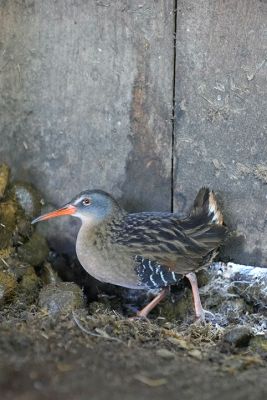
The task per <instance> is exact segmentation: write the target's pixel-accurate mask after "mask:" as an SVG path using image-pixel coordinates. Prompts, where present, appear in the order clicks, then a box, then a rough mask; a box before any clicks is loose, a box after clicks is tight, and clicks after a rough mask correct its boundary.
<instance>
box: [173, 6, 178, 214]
mask: <svg viewBox="0 0 267 400" xmlns="http://www.w3.org/2000/svg"><path fill="white" fill-rule="evenodd" d="M177 3H178V0H174V3H173V5H174V10H173V18H174V31H173V82H172V84H173V89H172V141H171V212H173V206H174V146H175V138H174V134H175V83H176V32H177V5H178V4H177Z"/></svg>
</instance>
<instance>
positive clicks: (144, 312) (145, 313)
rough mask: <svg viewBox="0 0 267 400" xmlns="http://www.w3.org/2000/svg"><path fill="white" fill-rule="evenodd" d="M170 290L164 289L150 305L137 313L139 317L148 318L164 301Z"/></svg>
mask: <svg viewBox="0 0 267 400" xmlns="http://www.w3.org/2000/svg"><path fill="white" fill-rule="evenodd" d="M168 290H169V289H163V290H162V291H161V292H160V293H159V294H158V295H157V296H156V297H155V298H154V299H153V300H152V301H151V302H150V303H148V304H147V305H146V306H145V307H144V308H143V309H142V310H141V311H139V312H138V313H137V317H143V318H146V317H147V316H148V314H149V313H150V311H151V310H153V308H155V307H156V305H157V304H159V302H160V301H161V300H162V299H164V297H165V296H166V294H167V292H168Z"/></svg>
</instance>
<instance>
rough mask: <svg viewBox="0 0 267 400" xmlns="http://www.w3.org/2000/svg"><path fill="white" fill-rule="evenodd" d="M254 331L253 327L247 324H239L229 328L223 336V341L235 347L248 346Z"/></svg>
mask: <svg viewBox="0 0 267 400" xmlns="http://www.w3.org/2000/svg"><path fill="white" fill-rule="evenodd" d="M252 336H253V333H252V331H251V328H249V327H246V326H237V327H235V328H232V329H230V330H228V331H227V332H226V333H225V334H224V336H223V342H224V343H227V344H229V345H231V346H233V347H245V346H248V344H249V341H250V339H251V338H252Z"/></svg>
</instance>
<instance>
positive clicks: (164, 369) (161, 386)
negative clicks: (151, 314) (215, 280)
mask: <svg viewBox="0 0 267 400" xmlns="http://www.w3.org/2000/svg"><path fill="white" fill-rule="evenodd" d="M98 306H99V307H98ZM94 307H95V308H94V313H93V314H91V313H90V308H89V310H88V309H84V308H83V309H77V310H75V311H71V312H69V313H68V314H62V313H60V314H57V315H56V316H53V317H52V316H51V315H50V314H49V313H47V312H45V311H44V310H42V311H40V310H38V309H37V307H35V306H32V308H31V310H26V311H20V312H18V310H14V309H13V310H12V308H11V309H10V308H9V309H6V310H5V311H3V312H2V314H1V328H0V331H1V334H0V393H1V399H2V400H9V399H10V400H11V399H12V400H24V399H25V400H31V399H54V400H56V399H72V400H75V399H80V400H82V399H88V398H92V399H96V400H100V399H118V398H123V399H147V398H149V397H150V396H153V399H162V398H166V397H168V398H169V399H177V398H179V397H181V398H183V399H214V398H217V399H226V398H231V399H250V398H251V399H252V398H253V399H263V398H266V396H267V375H266V372H267V345H266V341H265V340H264V338H262V343H261V346H260V347H258V348H257V346H256V347H255V343H254V345H253V343H252V345H251V342H250V345H249V346H246V344H247V343H245V346H244V347H242V346H241V347H240V344H239V345H238V346H236V343H235V344H231V343H230V344H229V343H227V342H226V341H225V334H224V333H223V331H222V329H221V328H219V327H216V326H212V325H211V324H206V325H199V324H196V323H194V324H191V325H180V326H178V325H176V324H173V323H170V322H166V321H165V320H164V318H162V317H157V318H156V319H154V320H151V321H139V320H129V319H127V318H124V317H122V316H121V315H120V314H118V313H117V312H115V311H113V312H112V311H109V310H105V307H103V304H101V303H99V304H98V303H94ZM12 314H13V316H12ZM92 335H96V336H92ZM252 342H253V340H252Z"/></svg>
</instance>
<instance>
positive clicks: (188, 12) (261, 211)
mask: <svg viewBox="0 0 267 400" xmlns="http://www.w3.org/2000/svg"><path fill="white" fill-rule="evenodd" d="M266 28H267V3H266V2H265V1H258V0H229V1H223V0H218V1H207V0H198V1H196V0H185V1H179V2H178V10H177V46H176V87H175V89H176V102H177V103H176V110H175V114H176V117H177V118H176V122H175V125H176V126H175V173H174V179H175V192H174V202H175V209H178V210H180V211H182V212H185V211H186V210H187V209H188V207H189V206H190V203H191V199H192V197H193V196H194V193H195V191H196V190H197V188H198V187H199V186H201V185H210V186H211V187H213V188H214V189H215V190H216V191H219V193H220V197H221V198H222V199H223V202H224V208H225V220H226V222H227V224H228V225H230V226H231V227H232V228H233V229H236V230H237V231H238V238H237V239H236V240H232V241H230V242H229V245H228V246H227V248H226V251H225V253H226V255H227V256H229V257H230V258H232V259H234V260H235V261H236V262H241V263H256V264H264V265H267V222H266V218H267V158H266V151H267V132H266V125H267V118H266V110H267V90H266V66H267V63H266V41H267V36H266Z"/></svg>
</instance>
